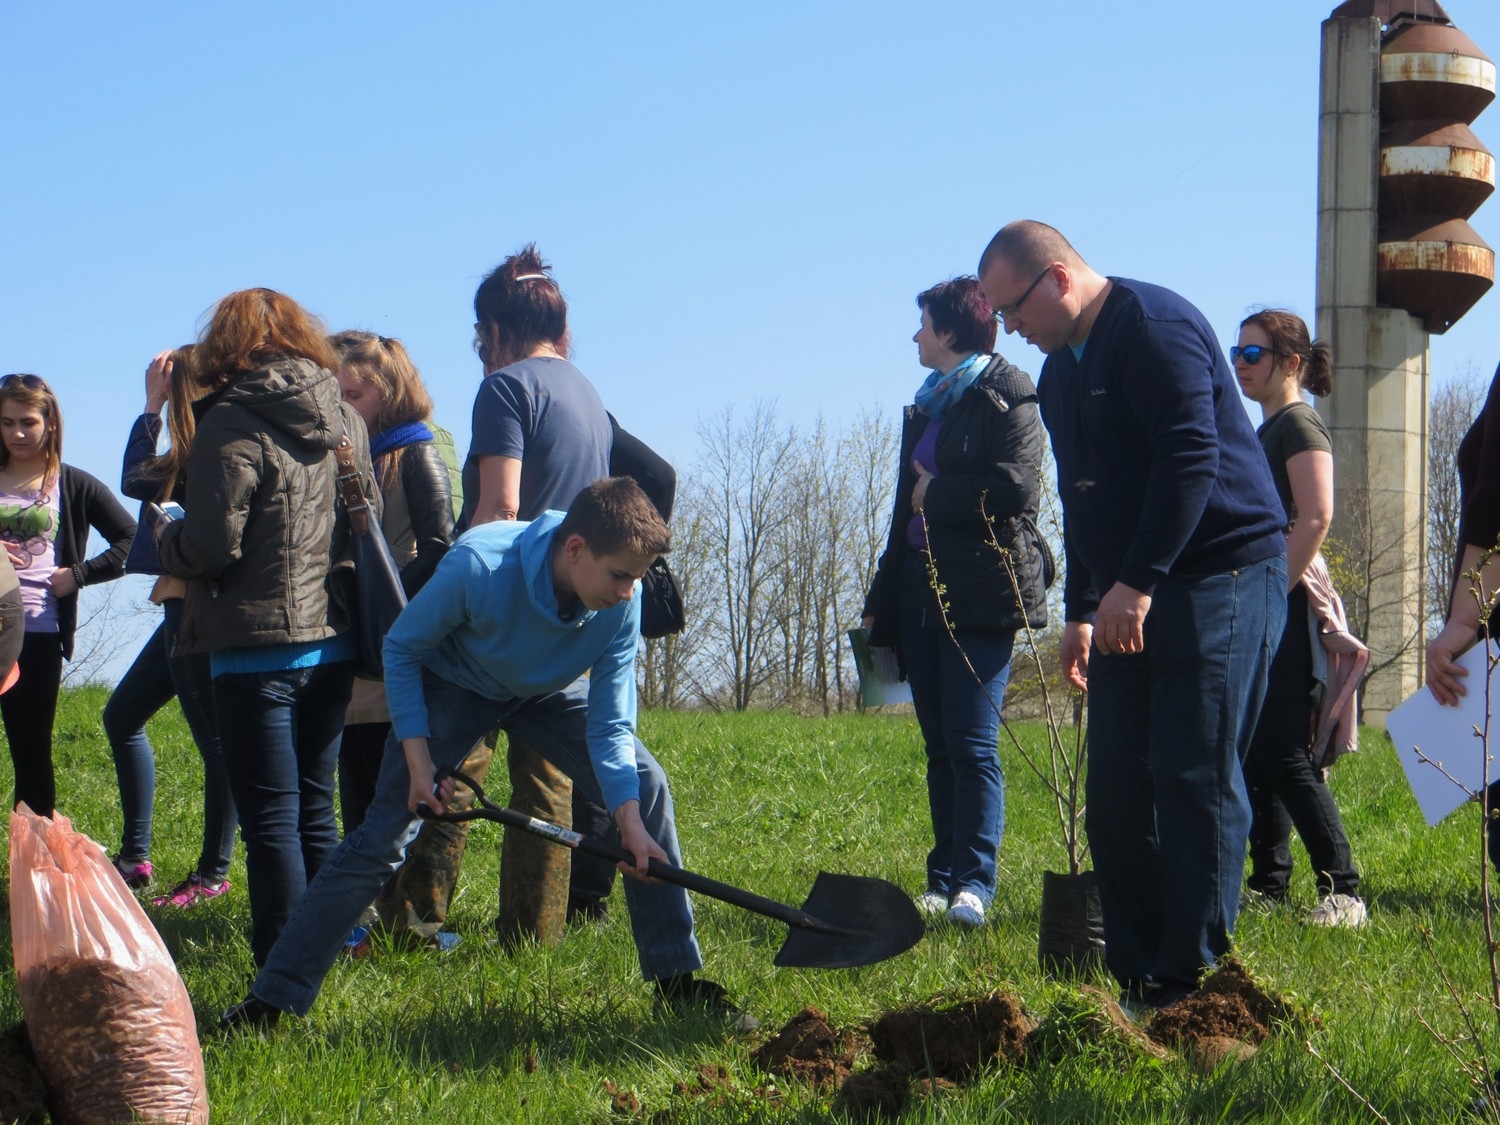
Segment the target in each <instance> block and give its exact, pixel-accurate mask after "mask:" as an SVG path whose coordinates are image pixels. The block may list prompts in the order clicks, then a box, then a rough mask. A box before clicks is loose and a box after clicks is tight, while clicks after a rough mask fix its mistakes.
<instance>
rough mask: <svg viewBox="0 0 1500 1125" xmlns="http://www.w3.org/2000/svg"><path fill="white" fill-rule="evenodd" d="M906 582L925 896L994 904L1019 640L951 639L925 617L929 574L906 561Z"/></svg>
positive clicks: (906, 649) (963, 634) (991, 636)
mask: <svg viewBox="0 0 1500 1125" xmlns="http://www.w3.org/2000/svg"><path fill="white" fill-rule="evenodd" d="M901 581H902V589H901V610H900V612H901V660H902V663H903V664H905V665H906V678H907V680H908V682H909V683H910V684H911V697H912V704H913V705H914V707H915V708H916V712H917V725H918V726H919V727H921V730H922V740H923V742H924V743H925V744H926V748H927V803H928V807H929V808H930V809H931V812H932V850H931V851H930V852H928V853H927V889H928V890H929V891H935V892H936V893H938V894H941V895H943V896H945V897H949V898H951V897H952V896H953V895H956V894H958V893H959V892H960V891H971V892H973V893H974V894H976V895H978V896H979V899H980V901H981V902H983V903H984V904H985V906H989V904H990V902H991V900H992V899H993V898H994V897H995V863H996V857H997V856H998V854H999V852H1000V839H1001V837H1002V836H1003V835H1004V832H1005V775H1004V773H1003V772H1002V770H1001V768H1000V756H999V753H998V751H997V748H996V742H997V740H998V737H999V733H1000V708H1001V706H1002V705H1003V704H1004V702H1005V685H1006V683H1007V682H1008V681H1009V679H1010V656H1011V649H1012V647H1013V646H1014V643H1015V634H1014V633H1010V632H1005V633H977V632H972V631H970V630H962V629H961V630H956V631H955V632H954V635H953V636H952V637H950V636H949V635H948V631H947V630H946V629H945V628H944V627H943V624H942V621H941V620H939V619H935V611H934V613H932V614H929V612H928V608H927V607H929V606H931V605H932V601H933V599H932V594H931V592H930V591H929V589H928V586H927V572H926V569H925V567H923V565H922V564H921V563H920V562H918V561H917V560H916V559H908V560H907V562H906V563H905V564H904V565H903V567H902V577H901ZM955 638H956V639H957V642H958V643H957V645H955V644H954V640H955ZM965 657H967V658H968V659H967V662H966V661H965ZM970 665H972V669H971V667H970ZM976 677H977V678H976Z"/></svg>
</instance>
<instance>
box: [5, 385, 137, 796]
mask: <svg viewBox="0 0 1500 1125" xmlns="http://www.w3.org/2000/svg"><path fill="white" fill-rule="evenodd" d="M62 430H63V425H62V409H61V407H59V406H58V403H57V397H56V396H55V395H54V394H53V393H52V388H51V387H49V386H47V384H46V382H44V381H43V380H42V379H41V378H40V377H39V376H36V375H7V376H5V378H3V379H0V541H3V543H4V546H5V550H6V554H8V555H9V556H10V561H11V564H12V565H13V566H14V567H15V570H16V576H17V577H18V578H19V579H20V582H21V597H22V601H23V603H24V605H25V608H26V637H25V640H24V641H23V642H22V645H21V655H20V658H19V660H18V661H17V666H18V668H19V669H20V676H21V681H22V685H21V688H20V690H18V691H10V692H6V693H5V694H4V695H3V696H0V720H3V722H4V724H5V736H6V741H7V743H8V744H9V746H10V756H11V761H12V763H13V764H14V766H15V770H16V804H20V803H21V802H22V801H24V802H25V803H26V804H27V805H29V806H30V807H31V810H32V811H33V812H37V813H41V814H42V815H44V816H51V815H52V812H53V808H54V807H55V805H56V800H57V784H56V779H55V776H54V773H53V769H52V724H53V722H54V720H55V719H56V717H57V694H58V688H59V686H60V685H61V683H62V665H63V661H64V660H71V659H72V657H73V635H74V633H75V631H76V630H77V627H78V591H79V590H80V589H82V588H83V587H84V586H88V585H92V584H95V583H99V582H112V581H114V580H115V579H116V578H119V577H120V576H121V575H122V574H124V573H125V556H126V554H128V553H129V551H130V542H131V540H132V539H133V538H134V536H135V521H134V520H133V519H131V518H130V514H129V513H128V512H127V511H126V510H125V509H124V508H123V507H122V506H121V505H120V502H119V501H118V500H116V499H115V498H114V496H113V495H112V494H111V493H110V491H109V489H107V488H105V487H104V485H103V484H101V483H100V482H99V481H98V480H97V479H96V478H94V477H92V476H90V475H89V474H88V473H86V472H84V471H83V470H82V469H77V468H74V467H73V466H72V465H65V464H63V461H62V441H63V434H62ZM90 529H92V530H95V531H97V532H99V534H100V535H101V536H103V538H104V540H105V542H106V543H108V544H109V546H108V548H107V549H106V550H104V551H102V552H101V553H99V554H97V555H95V556H93V557H92V558H90V557H88V540H89V531H90Z"/></svg>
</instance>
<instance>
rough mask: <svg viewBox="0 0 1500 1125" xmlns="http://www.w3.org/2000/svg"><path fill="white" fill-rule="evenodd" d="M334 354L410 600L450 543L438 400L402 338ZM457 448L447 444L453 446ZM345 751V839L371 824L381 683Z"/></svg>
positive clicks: (358, 341)
mask: <svg viewBox="0 0 1500 1125" xmlns="http://www.w3.org/2000/svg"><path fill="white" fill-rule="evenodd" d="M328 342H329V344H331V345H332V347H333V350H334V351H335V352H337V353H338V356H339V361H340V366H339V370H338V379H339V389H340V390H341V391H342V392H343V396H344V401H345V402H347V403H348V404H349V405H350V406H352V407H353V408H354V409H355V410H356V411H358V412H359V416H360V417H361V418H363V419H364V420H365V426H366V428H367V429H368V430H369V431H370V459H371V461H373V462H374V465H375V479H376V482H377V483H378V484H379V486H380V492H381V495H382V497H383V498H384V501H385V506H384V511H383V515H382V517H381V521H380V526H381V529H382V530H383V531H384V532H385V538H386V542H387V543H389V544H390V546H391V555H392V556H393V557H394V558H395V560H396V565H397V566H399V567H400V568H401V585H402V587H403V588H404V589H405V591H406V596H407V597H408V598H410V597H412V596H413V595H414V594H415V593H416V592H417V591H418V590H420V589H421V588H422V586H423V585H424V584H425V583H426V582H427V579H429V578H431V577H432V572H433V570H434V569H436V567H437V564H438V562H439V560H441V559H442V557H443V555H444V554H446V553H447V551H448V546H449V544H451V543H452V542H453V520H454V517H455V516H456V515H457V506H456V505H455V504H454V502H453V482H452V478H451V477H450V475H449V466H448V464H447V463H446V462H445V460H444V458H443V456H442V451H441V447H440V445H439V442H438V440H437V439H438V437H439V436H441V435H442V431H441V430H440V428H439V427H437V426H435V425H434V424H433V423H432V421H431V417H432V399H431V397H430V396H429V395H428V394H427V388H426V387H425V386H424V385H423V384H422V376H421V374H420V373H419V372H418V371H417V367H416V364H414V363H413V362H412V360H411V356H410V355H408V354H407V351H406V348H405V346H404V345H403V344H402V343H401V341H400V340H396V339H393V338H391V337H389V336H376V335H375V334H373V333H370V332H340V333H338V334H337V335H336V336H331V337H329V340H328ZM449 444H450V445H451V439H450V440H449ZM344 723H345V725H344V739H343V742H342V744H341V745H340V747H339V803H340V806H341V808H342V810H343V822H344V823H343V827H344V835H346V836H347V835H348V834H349V833H350V832H353V831H354V829H355V828H356V827H357V826H358V825H359V823H360V822H361V821H362V820H364V818H365V810H366V809H368V808H369V806H370V799H371V798H372V797H373V796H374V794H375V779H376V777H377V775H378V774H379V772H380V757H381V753H382V751H383V750H384V748H385V738H386V735H387V734H388V733H389V732H390V729H391V716H390V712H389V711H388V710H387V709H386V704H385V685H384V684H381V683H379V682H378V681H375V680H356V681H355V683H354V694H353V696H352V697H351V698H350V700H349V711H348V714H347V715H346V716H345V720H344Z"/></svg>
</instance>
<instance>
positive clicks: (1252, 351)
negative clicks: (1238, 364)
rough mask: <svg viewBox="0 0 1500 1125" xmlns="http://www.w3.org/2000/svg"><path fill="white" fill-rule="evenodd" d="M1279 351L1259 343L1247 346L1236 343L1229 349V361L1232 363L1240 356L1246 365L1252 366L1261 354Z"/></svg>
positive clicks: (1278, 353) (1265, 354)
mask: <svg viewBox="0 0 1500 1125" xmlns="http://www.w3.org/2000/svg"><path fill="white" fill-rule="evenodd" d="M1280 354H1281V353H1280V352H1277V351H1272V350H1271V349H1270V348H1266V347H1262V346H1261V345H1260V344H1251V345H1249V346H1248V347H1244V348H1242V347H1239V346H1238V345H1236V346H1234V347H1232V348H1230V349H1229V362H1230V363H1233V362H1234V361H1235V360H1237V359H1239V358H1240V357H1241V356H1243V357H1244V360H1245V366H1246V367H1254V366H1255V365H1256V364H1257V363H1259V362H1260V361H1261V357H1262V356H1268V355H1280Z"/></svg>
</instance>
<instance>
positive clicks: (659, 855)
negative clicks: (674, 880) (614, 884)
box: [615, 801, 667, 882]
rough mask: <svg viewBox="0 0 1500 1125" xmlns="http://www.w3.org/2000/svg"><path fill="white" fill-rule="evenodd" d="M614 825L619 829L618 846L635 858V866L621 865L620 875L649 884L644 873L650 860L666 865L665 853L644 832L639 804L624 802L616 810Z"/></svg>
mask: <svg viewBox="0 0 1500 1125" xmlns="http://www.w3.org/2000/svg"><path fill="white" fill-rule="evenodd" d="M615 824H617V825H618V826H619V828H620V846H621V847H623V848H624V849H625V850H626V851H627V852H629V853H630V854H631V855H633V856H635V866H634V867H632V866H630V864H628V863H621V864H620V865H619V866H620V873H621V874H622V875H629V876H630V877H631V878H632V879H639V880H641V881H642V882H650V879H649V878H648V877H647V875H646V871H647V868H648V866H649V865H650V862H651V860H652V859H653V858H654V859H659V860H661V861H662V862H663V863H666V862H667V853H666V852H664V851H662V850H661V848H660V846H658V845H657V843H656V841H655V840H653V839H652V838H651V834H650V833H649V832H647V831H646V826H645V825H644V824H642V823H641V803H640V802H639V801H626V802H625V803H624V804H623V805H621V806H620V807H619V808H617V809H616V810H615Z"/></svg>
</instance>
